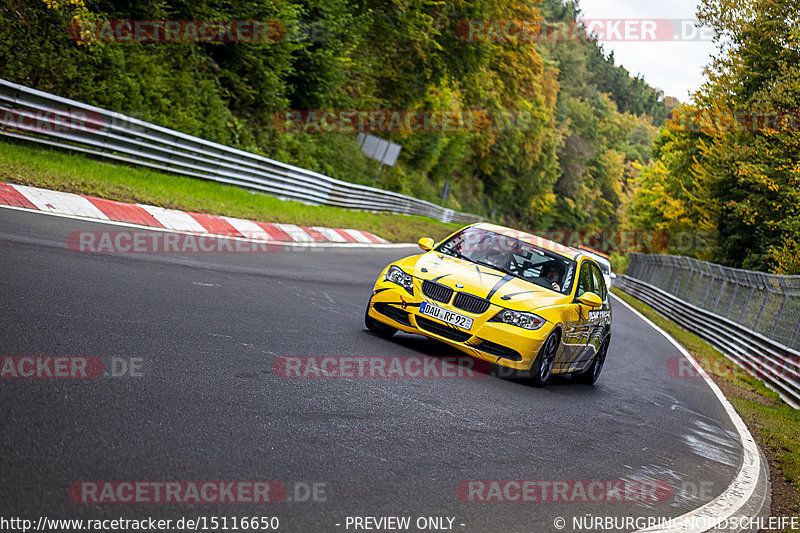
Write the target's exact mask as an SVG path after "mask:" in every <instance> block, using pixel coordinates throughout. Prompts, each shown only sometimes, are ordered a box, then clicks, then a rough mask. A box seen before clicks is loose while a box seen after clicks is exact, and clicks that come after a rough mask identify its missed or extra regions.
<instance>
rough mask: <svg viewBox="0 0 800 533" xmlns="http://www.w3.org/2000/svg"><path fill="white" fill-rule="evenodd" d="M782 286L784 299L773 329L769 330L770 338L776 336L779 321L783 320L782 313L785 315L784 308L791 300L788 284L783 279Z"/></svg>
mask: <svg viewBox="0 0 800 533" xmlns="http://www.w3.org/2000/svg"><path fill="white" fill-rule="evenodd" d="M781 288H782V289H783V301H782V302H781V308H780V309H779V310H778V314H777V315H775V323H774V324H772V330H770V332H769V338H770V339H774V338H775V331H777V329H778V322H780V320H781V315H783V310H784V309H786V302H788V301H789V291H788V288H787V287H786V285H785V284H784V283H783V280H781Z"/></svg>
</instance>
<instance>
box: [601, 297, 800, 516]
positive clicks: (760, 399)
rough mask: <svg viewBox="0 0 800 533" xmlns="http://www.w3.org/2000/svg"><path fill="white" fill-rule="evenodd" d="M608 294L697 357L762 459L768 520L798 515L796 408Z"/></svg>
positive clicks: (799, 426) (642, 308)
mask: <svg viewBox="0 0 800 533" xmlns="http://www.w3.org/2000/svg"><path fill="white" fill-rule="evenodd" d="M611 290H612V292H613V293H614V294H615V295H616V296H618V297H619V298H621V299H622V300H625V301H626V302H627V303H629V304H630V305H631V306H633V307H634V308H635V309H637V310H638V311H639V312H640V313H642V314H643V315H644V316H646V317H647V318H649V319H650V320H652V321H653V322H654V323H655V324H656V325H657V326H659V327H660V328H661V329H663V330H664V331H666V332H667V333H669V334H670V335H672V336H673V337H674V338H675V340H677V341H678V342H679V343H681V344H682V345H683V346H684V347H685V348H686V349H687V350H689V353H691V354H692V356H694V358H695V359H697V362H698V363H700V365H701V366H702V367H703V369H704V370H705V371H706V372H707V373H708V374H709V375H710V376H711V378H712V379H713V380H714V382H715V383H716V384H717V386H719V388H720V390H722V392H723V393H724V394H725V396H726V397H727V398H728V400H729V401H730V402H731V404H732V405H733V406H734V408H736V411H737V412H738V413H739V416H741V417H742V420H744V422H745V424H747V427H748V429H750V432H751V433H752V434H753V437H754V438H755V439H756V440H757V441H758V444H759V446H761V449H762V450H763V451H764V455H766V456H767V460H768V461H769V464H770V477H771V481H772V516H776V517H777V516H800V410H796V409H793V408H791V407H789V406H788V405H786V403H784V402H783V401H782V400H781V399H780V398H779V397H778V395H777V394H776V393H775V392H773V391H772V390H770V389H768V388H767V387H766V386H765V385H764V383H763V382H761V380H759V379H756V378H754V377H752V376H751V375H750V374H748V373H747V372H745V370H744V369H743V368H741V367H740V366H739V365H737V364H736V363H734V362H733V361H731V360H730V359H728V358H727V357H725V356H724V355H722V353H720V352H719V351H718V350H716V349H715V348H713V347H712V346H711V345H710V344H708V343H707V342H705V341H703V340H702V339H700V338H699V337H697V336H696V335H693V334H691V333H689V332H687V331H685V330H683V329H681V328H680V326H678V325H677V324H676V323H674V322H672V321H671V320H668V319H666V318H664V317H662V316H661V315H659V314H658V313H656V312H655V311H654V310H653V308H651V307H650V306H648V305H647V304H645V303H643V302H641V301H640V300H637V299H636V298H634V297H632V296H629V295H628V294H626V293H624V292H622V291H621V290H620V289H618V288H615V287H614V288H612V289H611Z"/></svg>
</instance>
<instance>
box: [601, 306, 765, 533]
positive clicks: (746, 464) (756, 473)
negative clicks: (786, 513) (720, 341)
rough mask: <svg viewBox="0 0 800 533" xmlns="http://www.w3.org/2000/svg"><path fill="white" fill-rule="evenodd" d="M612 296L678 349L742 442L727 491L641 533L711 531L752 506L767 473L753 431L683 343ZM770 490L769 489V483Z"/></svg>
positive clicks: (702, 532)
mask: <svg viewBox="0 0 800 533" xmlns="http://www.w3.org/2000/svg"><path fill="white" fill-rule="evenodd" d="M611 296H612V297H613V298H614V299H615V300H616V301H618V302H619V303H621V304H622V305H623V306H625V307H626V308H628V309H629V310H630V311H631V312H633V313H634V314H635V315H636V316H638V317H639V318H640V319H642V320H643V321H644V322H645V323H646V324H648V325H649V326H650V327H652V328H653V329H654V330H656V331H657V332H658V333H660V334H661V335H663V336H664V338H666V339H667V340H668V341H669V342H670V343H671V344H672V345H673V346H675V347H676V348H677V349H678V351H679V352H680V353H681V355H683V356H684V357H685V358H686V359H687V360H688V361H689V363H691V365H692V366H693V367H694V368H695V370H696V371H697V373H698V374H699V375H700V376H702V378H703V379H704V380H705V382H706V385H708V387H709V388H710V389H711V391H712V392H713V393H714V395H715V396H716V397H717V400H719V402H720V404H722V407H723V408H724V409H725V412H726V413H727V414H728V418H730V420H731V422H732V423H733V425H734V427H735V428H736V430H737V431H738V433H739V438H740V439H741V442H742V452H743V453H742V466H741V468H740V469H739V472H738V473H737V474H736V477H735V478H734V479H733V481H732V482H731V484H730V485H729V486H728V488H727V489H725V490H724V491H723V492H722V494H720V495H719V496H717V497H716V498H715V499H713V500H711V501H710V502H708V503H706V504H705V505H702V506H700V507H698V508H697V509H694V510H692V511H689V512H688V513H684V514H683V515H681V516H679V517H677V518H673V519H672V520H671V521H670V522H669V523H668V524H667V527H664V526H654V527H652V528H647V529H642V530H639V531H640V532H648V533H654V532H668V531H691V532H697V533H704V532H706V531H711V530H713V529H715V528H716V527H717V525H719V524H720V523H722V522H724V521H725V520H727V519H730V518H732V517H733V516H734V515H735V514H736V513H737V512H739V511H740V510H741V509H743V508H744V507H745V506H747V504H748V503H750V502H751V499H752V498H753V496H754V495H755V490H756V486H757V485H758V483H759V479H760V477H761V475H762V472H764V471H765V467H764V460H763V458H762V454H761V450H760V449H759V447H758V444H757V443H756V441H755V439H754V438H753V435H752V434H751V433H750V430H749V429H748V428H747V425H746V424H745V423H744V421H743V420H742V417H740V416H739V413H737V412H736V409H735V408H734V407H733V405H732V404H731V403H730V401H728V399H727V398H726V397H725V395H724V394H723V393H722V391H721V390H720V388H719V387H718V386H717V384H716V383H714V380H712V379H711V377H710V376H709V375H708V374H707V373H706V371H705V370H703V368H702V367H701V366H700V363H698V362H697V360H696V359H695V358H694V357H693V356H692V354H691V353H689V351H688V350H687V349H686V348H685V347H684V346H683V345H682V344H681V343H679V342H678V341H677V340H675V338H673V337H672V335H670V334H669V333H667V332H666V331H664V330H663V329H662V328H660V327H659V326H657V325H656V324H655V323H654V322H653V321H652V320H650V319H649V318H647V317H646V316H644V315H643V314H642V313H641V312H639V310H637V309H636V308H634V307H633V306H631V305H630V304H629V303H628V302H626V301H625V300H623V299H622V298H620V297H619V296H617V295H616V294H612V295H611ZM766 473H767V475H768V473H769V471H768V470H766ZM767 487H769V480H768V479H767ZM767 492H769V491H767ZM764 501H766V498H764ZM762 508H763V503H762ZM759 511H760V510H759ZM758 514H759V513H755V515H754V516H756V515H758ZM698 523H705V524H707V525H708V527H705V528H702V529H698V528H693V527H692V526H694V525H695V524H698ZM637 533H638V532H637Z"/></svg>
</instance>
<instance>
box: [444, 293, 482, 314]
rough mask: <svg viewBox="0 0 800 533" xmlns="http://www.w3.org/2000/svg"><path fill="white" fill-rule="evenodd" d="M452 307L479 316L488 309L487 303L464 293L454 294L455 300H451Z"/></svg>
mask: <svg viewBox="0 0 800 533" xmlns="http://www.w3.org/2000/svg"><path fill="white" fill-rule="evenodd" d="M453 307H458V308H459V309H463V310H464V311H469V312H470V313H475V314H478V315H480V314H483V313H485V312H486V310H487V309H489V301H488V300H484V299H483V298H478V297H477V296H472V295H471V294H467V293H465V292H459V293H458V294H456V299H455V300H453Z"/></svg>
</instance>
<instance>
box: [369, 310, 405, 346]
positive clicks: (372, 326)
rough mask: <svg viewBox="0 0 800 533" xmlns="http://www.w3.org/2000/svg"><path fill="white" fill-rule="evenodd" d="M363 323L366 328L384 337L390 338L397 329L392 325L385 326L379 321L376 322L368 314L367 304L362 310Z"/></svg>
mask: <svg viewBox="0 0 800 533" xmlns="http://www.w3.org/2000/svg"><path fill="white" fill-rule="evenodd" d="M364 325H365V326H367V329H368V330H370V331H371V332H373V333H375V334H377V335H380V336H381V337H383V338H384V339H388V338H390V337H391V336H392V335H394V334H395V333H397V329H395V328H393V327H392V326H387V325H386V324H383V323H381V322H378V321H377V320H375V319H374V318H372V317H371V316H369V305H367V310H366V311H365V312H364Z"/></svg>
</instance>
